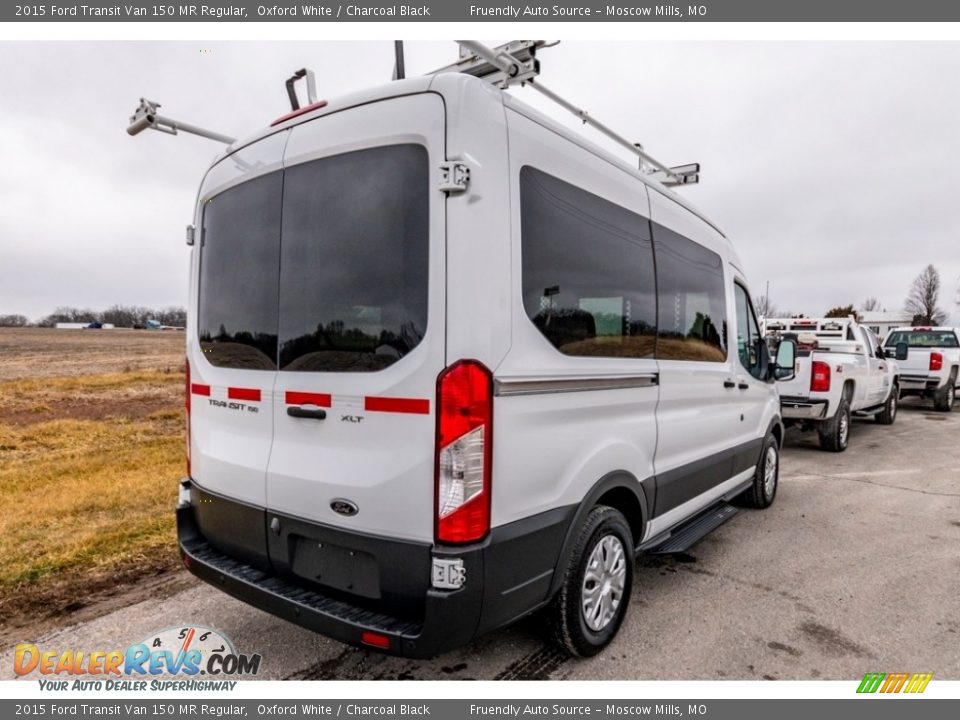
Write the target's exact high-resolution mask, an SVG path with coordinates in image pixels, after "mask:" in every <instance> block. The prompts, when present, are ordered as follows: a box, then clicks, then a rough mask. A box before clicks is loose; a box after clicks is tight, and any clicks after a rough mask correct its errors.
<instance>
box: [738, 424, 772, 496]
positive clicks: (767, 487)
mask: <svg viewBox="0 0 960 720" xmlns="http://www.w3.org/2000/svg"><path fill="white" fill-rule="evenodd" d="M779 482H780V444H779V443H778V442H777V438H775V437H774V436H773V435H772V434H771V435H767V439H766V440H764V442H763V451H762V452H761V453H760V460H759V462H757V470H756V472H755V473H754V474H753V484H752V485H751V486H750V487H749V488H747V489H746V490H745V491H744V493H743V495H741V496H740V497H741V499H742V501H743V504H744V505H746V506H747V507H752V508H757V509H763V508H768V507H770V506H771V505H773V500H774V498H775V497H776V496H777V485H778V484H779Z"/></svg>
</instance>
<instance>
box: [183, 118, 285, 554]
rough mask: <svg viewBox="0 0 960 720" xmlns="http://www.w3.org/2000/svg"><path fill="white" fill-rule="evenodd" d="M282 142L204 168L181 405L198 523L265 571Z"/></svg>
mask: <svg viewBox="0 0 960 720" xmlns="http://www.w3.org/2000/svg"><path fill="white" fill-rule="evenodd" d="M287 136H288V133H287V132H285V131H282V132H279V133H276V134H274V135H271V136H269V137H267V138H264V139H263V140H260V141H259V142H256V143H253V144H251V145H248V146H246V147H244V148H241V149H240V150H238V151H237V152H235V153H233V154H231V155H229V156H227V157H226V158H224V159H223V160H221V161H220V162H219V163H217V164H216V165H214V166H213V167H212V168H211V169H210V171H209V172H208V173H207V176H206V178H204V182H203V185H202V187H201V190H200V196H199V202H198V209H197V219H196V222H197V225H198V227H200V228H201V232H200V237H199V241H198V242H197V244H196V245H195V247H194V249H193V254H192V258H191V264H192V271H191V275H190V277H191V288H190V297H191V312H190V314H189V321H188V328H187V331H188V332H187V361H188V370H189V372H190V380H189V383H190V386H189V388H188V393H189V394H188V396H187V400H188V403H189V404H188V408H189V438H190V476H191V478H192V479H193V481H194V492H195V493H198V495H197V496H196V497H195V498H194V507H195V513H196V517H197V522H198V523H199V525H200V527H201V530H202V532H203V534H204V536H205V537H206V538H207V539H208V540H210V541H211V542H212V543H214V544H215V545H216V546H217V547H219V548H221V549H223V550H226V551H229V552H231V553H232V554H234V555H235V556H237V557H240V558H243V559H246V560H248V561H250V562H253V563H255V564H258V565H261V566H263V565H264V564H265V563H266V542H265V535H264V533H265V531H264V523H263V508H264V506H265V504H266V472H267V459H268V458H269V456H270V447H271V444H272V442H273V403H272V402H271V393H272V390H273V385H274V382H275V380H276V375H277V366H276V358H277V330H276V325H277V272H276V268H277V263H278V261H279V256H280V210H281V196H282V191H283V167H282V161H283V149H284V145H285V144H286V140H287ZM222 498H225V499H227V500H229V502H222V501H221V499H222Z"/></svg>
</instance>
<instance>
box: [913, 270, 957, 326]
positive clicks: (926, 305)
mask: <svg viewBox="0 0 960 720" xmlns="http://www.w3.org/2000/svg"><path fill="white" fill-rule="evenodd" d="M939 301H940V273H939V272H937V269H936V268H935V267H934V266H933V265H927V266H926V267H925V268H924V269H923V272H921V273H920V274H919V275H917V277H916V278H915V279H914V281H913V285H912V286H911V287H910V294H909V295H907V302H906V304H905V306H904V307H905V309H906V311H907V312H908V313H910V314H911V315H913V324H914V325H939V324H940V323H942V322H944V321H945V320H946V319H947V314H946V313H945V312H944V311H943V310H941V309H940V308H939V307H937V303H938V302H939Z"/></svg>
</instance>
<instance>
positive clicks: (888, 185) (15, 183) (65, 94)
mask: <svg viewBox="0 0 960 720" xmlns="http://www.w3.org/2000/svg"><path fill="white" fill-rule="evenodd" d="M407 47H408V53H409V55H408V69H409V70H410V71H411V72H417V71H425V70H428V69H430V68H432V67H435V66H438V65H441V64H445V63H446V62H448V61H449V60H450V59H451V58H452V57H453V56H454V54H455V52H456V49H455V46H453V45H452V44H450V43H429V42H421V43H408V44H407ZM542 62H543V74H542V78H543V81H544V82H545V83H548V84H549V85H550V86H551V87H552V88H553V89H555V90H557V91H558V92H560V93H561V94H563V95H564V96H566V97H568V98H569V99H571V100H573V101H574V102H576V103H578V104H580V105H582V106H583V107H585V108H587V109H588V110H589V111H590V112H591V114H593V115H595V116H597V117H599V118H601V119H602V120H604V121H605V122H607V123H608V124H610V125H612V126H613V127H614V128H616V129H617V130H618V131H619V132H621V133H623V134H624V135H627V136H629V137H631V138H634V137H635V138H636V139H637V141H640V142H643V143H644V144H645V146H646V147H647V149H648V150H650V151H652V152H653V153H654V154H655V155H656V156H657V157H659V158H661V159H662V160H664V161H666V162H669V163H676V164H679V163H683V162H688V161H692V160H697V161H700V162H701V163H702V165H703V177H702V184H701V185H700V186H698V187H692V188H686V189H684V190H682V192H683V193H684V194H685V195H687V196H688V197H689V198H690V199H691V200H692V201H693V202H694V203H696V204H697V205H698V206H699V207H701V208H702V209H703V210H704V211H705V212H706V213H707V214H708V215H710V216H711V217H712V218H713V219H714V220H715V221H716V222H717V223H718V224H720V226H721V227H723V228H724V229H725V230H726V232H727V233H728V235H729V236H730V237H731V239H732V240H733V242H734V243H735V244H736V245H737V247H738V250H739V253H740V255H741V258H742V260H743V263H744V266H745V268H744V269H745V270H746V271H747V273H748V275H749V277H750V278H751V282H752V283H753V286H754V291H755V292H762V291H763V288H764V284H765V283H766V282H767V281H769V282H770V285H771V295H772V297H773V301H774V303H775V304H776V305H778V306H779V307H780V308H785V309H792V310H794V311H798V312H806V313H808V314H814V313H820V312H823V311H824V310H826V309H827V308H828V307H830V306H832V305H836V304H846V303H849V302H853V303H855V304H859V303H860V302H861V301H862V300H863V299H865V298H866V297H868V296H876V297H879V298H880V300H881V303H882V304H883V305H884V306H886V307H887V308H888V309H899V308H900V307H901V306H902V303H903V299H904V297H905V295H906V293H907V290H908V287H909V284H910V282H911V280H912V278H913V277H914V276H915V275H916V274H917V273H918V272H919V271H920V270H921V269H922V268H923V266H924V265H926V264H927V263H931V262H932V263H934V264H935V265H936V266H937V267H938V268H939V269H940V270H941V273H942V275H943V280H944V285H945V289H944V292H943V294H942V296H941V304H942V305H944V306H945V307H947V308H948V309H951V310H952V309H953V307H952V305H953V292H954V287H955V284H956V282H957V278H958V277H960V250H958V248H960V242H958V240H960V238H958V235H960V232H958V229H960V225H958V222H957V220H956V211H955V208H956V207H957V201H956V192H957V191H956V188H957V187H958V186H960V182H958V181H960V157H958V155H960V142H958V139H957V131H956V118H957V117H960V95H958V93H956V92H954V90H953V88H954V87H955V81H954V77H955V76H956V74H957V72H958V70H960V44H957V43H933V42H930V43H904V42H896V43H868V42H844V43H826V42H777V43H736V42H722V43H720V42H718V43H691V42H684V43H651V42H642V43H639V42H638V43H606V42H605V43H577V42H570V41H567V42H564V43H562V44H561V45H560V46H559V47H558V48H555V49H550V50H547V51H544V53H543V54H542ZM0 65H2V67H4V68H5V71H4V72H3V74H2V76H0V158H2V160H0V197H2V198H3V202H2V203H0V314H2V313H7V312H22V313H24V314H27V315H30V316H32V317H38V316H40V315H42V314H45V313H47V312H50V311H51V310H52V309H53V307H54V306H56V305H58V304H71V305H81V306H92V307H104V306H107V305H110V304H112V303H115V302H120V303H137V304H147V305H169V304H184V303H185V301H186V283H187V278H186V260H187V254H186V248H185V246H184V244H183V227H184V225H185V224H186V223H187V222H189V220H190V216H191V207H192V203H193V200H194V195H195V192H196V187H197V184H198V182H199V180H200V177H201V175H202V173H203V171H204V169H205V167H206V165H207V164H208V163H209V160H210V158H211V157H212V156H213V155H214V154H215V153H216V152H217V150H218V148H217V146H216V145H215V144H214V143H211V142H209V141H206V140H202V139H199V138H193V137H190V136H182V137H179V138H171V137H168V136H165V135H161V134H159V133H145V134H143V135H141V136H140V137H137V138H130V137H128V136H127V135H126V134H125V133H124V132H123V130H124V127H125V124H126V118H127V117H128V116H129V114H130V112H131V111H132V110H133V108H134V106H135V105H136V102H137V99H138V98H139V97H140V96H141V95H144V96H146V97H148V98H151V99H154V100H158V101H160V102H161V103H163V105H164V110H166V111H169V113H170V114H171V115H173V116H175V117H179V118H182V119H183V120H187V121H190V122H195V123H196V124H199V125H205V126H209V127H212V128H215V129H220V130H222V131H223V132H225V133H228V134H235V135H238V136H243V135H245V134H247V133H249V132H253V131H255V130H256V129H257V128H259V127H262V126H263V125H265V124H267V123H269V122H270V121H271V120H272V119H273V118H274V117H276V116H278V115H280V114H282V113H283V112H285V111H286V109H287V108H288V106H287V101H286V96H285V91H284V88H283V80H284V79H285V78H286V77H287V76H288V75H289V74H290V72H291V71H293V70H296V69H297V68H300V67H303V66H308V67H311V68H313V69H314V70H315V71H316V72H317V76H318V85H319V89H320V92H321V94H322V95H324V96H336V95H339V94H342V93H346V92H350V91H351V90H354V89H357V88H360V87H364V86H369V85H371V84H377V83H380V82H383V81H385V80H386V79H387V78H388V77H389V74H390V71H391V68H392V45H391V43H388V42H376V43H361V42H344V43H329V42H324V43H249V42H218V43H209V44H203V43H195V42H178V43H153V42H140V43H92V42H87V43H50V42H43V43H39V42H38V43H16V42H4V43H0ZM517 92H519V93H520V94H521V96H522V97H524V99H527V100H528V101H530V102H531V103H532V104H534V105H536V106H538V107H541V108H543V109H544V110H546V111H547V112H549V113H550V114H551V115H553V116H555V117H558V118H560V119H562V121H563V122H564V123H565V124H568V125H570V126H571V127H579V124H578V123H577V122H576V120H575V119H573V118H570V119H566V118H563V117H562V116H560V115H559V114H558V113H559V111H557V110H555V109H553V108H551V107H550V106H549V104H545V103H544V102H543V101H542V100H541V99H540V98H539V96H537V95H535V94H533V93H531V92H529V91H524V90H519V91H517ZM588 134H589V133H588ZM594 139H595V140H598V141H599V142H601V144H605V143H604V142H603V140H602V139H600V138H596V137H594Z"/></svg>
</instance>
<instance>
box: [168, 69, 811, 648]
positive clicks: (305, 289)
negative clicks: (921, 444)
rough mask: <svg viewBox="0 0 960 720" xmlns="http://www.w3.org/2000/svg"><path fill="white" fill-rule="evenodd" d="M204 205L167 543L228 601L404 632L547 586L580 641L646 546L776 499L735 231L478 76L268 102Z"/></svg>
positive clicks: (612, 606)
mask: <svg viewBox="0 0 960 720" xmlns="http://www.w3.org/2000/svg"><path fill="white" fill-rule="evenodd" d="M195 223H196V226H197V228H198V232H197V241H196V243H195V245H194V247H193V248H192V251H191V253H192V254H191V276H190V277H191V282H190V313H189V322H188V327H187V338H188V339H187V362H188V368H187V397H186V404H187V411H188V420H189V425H188V428H189V429H188V433H189V439H188V444H189V475H188V477H186V478H185V479H184V480H183V483H182V487H181V493H180V504H179V507H178V508H177V518H178V531H179V543H180V549H181V552H182V556H183V561H184V563H185V565H186V566H187V567H188V568H189V569H190V571H191V572H193V573H194V574H195V575H197V576H198V577H200V578H202V579H204V580H206V581H207V582H209V583H211V584H212V585H214V586H216V587H219V588H221V589H222V590H223V591H225V592H227V593H229V594H230V595H233V596H235V597H237V598H240V599H241V600H244V601H246V602H248V603H250V604H252V605H254V606H256V607H259V608H262V609H264V610H266V611H268V612H271V613H273V614H275V615H278V616H280V617H283V618H286V619H287V620H290V621H291V622H294V623H298V624H300V625H303V626H305V627H308V628H311V629H313V630H315V631H318V632H320V633H323V634H325V635H328V636H330V637H333V638H336V639H338V640H340V641H343V642H346V643H353V644H357V645H364V646H368V647H373V648H378V649H381V650H383V651H386V652H390V653H396V654H400V655H406V656H411V657H422V656H431V655H435V654H438V653H440V652H443V651H445V650H448V649H451V648H453V647H456V646H459V645H462V644H465V643H467V642H469V641H470V640H471V639H472V638H474V637H476V636H478V635H479V634H481V633H485V632H488V631H490V630H493V629H495V628H498V627H502V626H504V625H506V624H508V623H510V622H512V621H514V620H516V619H518V618H520V617H522V616H524V615H527V614H529V613H531V612H533V611H535V610H538V609H540V608H547V614H548V615H549V619H550V621H551V622H552V627H553V628H554V632H555V637H556V639H557V641H558V642H559V643H560V644H561V645H562V646H563V647H565V648H566V649H567V650H568V651H569V652H571V653H573V654H578V655H591V654H594V653H596V652H598V651H599V650H601V649H602V648H603V647H604V646H605V645H606V644H607V643H609V642H610V640H611V639H612V638H613V636H614V635H615V634H616V632H617V630H618V628H619V627H620V624H621V622H622V620H623V617H624V613H625V612H626V610H627V606H628V604H629V601H630V595H631V587H632V583H633V576H634V575H633V573H634V558H635V557H636V554H637V553H639V552H643V551H652V552H677V551H679V550H683V549H684V548H686V547H689V545H691V544H692V543H693V542H695V541H696V540H697V539H699V538H700V537H702V536H703V535H704V534H705V533H706V532H708V531H709V530H711V529H712V528H714V527H716V526H717V525H719V524H720V523H721V522H723V520H725V519H726V518H727V517H729V515H730V514H731V513H732V512H733V508H732V506H730V505H728V504H727V501H729V500H731V499H733V498H735V497H738V496H739V497H741V498H743V499H744V500H745V501H746V504H747V505H750V506H752V507H758V508H763V507H767V506H768V505H770V504H771V503H772V502H773V500H774V497H775V495H776V492H777V479H778V469H779V453H780V445H781V441H782V438H783V426H782V424H781V421H780V416H779V407H780V406H779V401H778V394H777V389H776V385H775V377H776V376H777V374H778V373H779V374H781V375H787V374H789V373H790V372H791V371H792V368H793V359H792V357H790V354H791V352H792V350H793V348H792V346H791V345H790V343H789V342H787V343H785V345H784V347H783V348H782V352H781V353H780V355H782V358H778V360H777V362H776V363H774V362H773V361H772V360H771V359H770V358H769V357H768V355H767V349H766V346H765V344H764V341H763V338H762V337H761V335H760V332H759V328H758V323H757V318H756V315H755V314H754V311H753V309H752V307H751V301H750V293H749V290H748V285H747V282H746V279H745V278H744V276H743V273H742V272H741V269H740V262H739V261H738V259H737V255H736V252H735V250H734V248H733V246H732V245H731V243H730V241H729V240H728V239H727V238H726V237H725V236H724V235H723V234H722V233H721V232H720V231H719V230H717V228H716V227H715V226H714V225H713V224H712V223H711V222H710V221H709V220H707V219H705V218H704V217H703V216H702V215H701V214H699V213H698V212H697V211H696V210H694V209H693V208H692V207H690V206H689V205H688V204H687V203H686V202H684V201H683V200H682V199H681V198H679V197H678V196H677V195H676V194H674V193H673V192H672V191H671V190H668V189H666V188H665V187H663V186H662V185H660V184H659V183H658V182H656V181H654V180H652V179H651V178H650V177H649V176H648V175H647V174H646V173H643V172H641V171H640V170H639V169H638V168H637V167H634V166H631V164H629V163H627V162H624V161H621V160H619V159H617V158H616V157H615V156H613V155H612V154H609V153H607V152H605V151H603V150H601V149H599V148H598V147H596V146H594V145H592V144H591V143H589V142H587V141H586V140H584V139H583V138H581V137H580V136H578V135H577V134H575V133H571V132H569V131H567V130H565V129H563V128H562V127H561V126H559V125H558V124H556V123H555V122H553V121H551V120H550V119H548V118H547V117H544V116H543V115H541V114H540V113H538V112H536V111H534V110H532V109H531V108H530V107H528V106H527V105H525V104H524V103H522V102H520V101H518V100H517V99H516V98H515V97H512V96H510V95H509V94H507V93H505V92H503V91H501V90H499V89H497V88H495V87H493V86H491V85H490V84H489V83H487V82H484V81H483V80H480V79H477V78H475V77H471V76H469V75H466V74H458V73H444V74H439V75H435V76H427V77H422V78H415V79H407V80H401V81H396V82H392V83H390V84H388V85H385V86H383V87H380V88H376V89H372V90H369V91H366V92H361V93H358V94H355V95H351V96H349V97H344V98H341V99H339V100H336V101H334V100H331V101H329V102H321V103H315V104H313V105H310V106H308V107H306V108H303V109H301V110H299V111H297V112H295V113H291V114H290V115H289V116H285V117H284V118H281V120H280V121H278V122H276V123H274V124H273V125H272V126H271V127H270V128H269V129H267V130H265V131H263V132H261V133H260V134H259V135H257V136H255V137H253V138H250V139H248V140H246V141H243V142H237V143H234V144H233V145H232V146H231V147H230V148H228V150H227V151H226V152H225V153H224V154H223V155H222V156H221V157H220V158H219V159H218V160H217V161H216V162H215V163H214V164H213V166H212V167H211V168H210V169H209V171H208V172H207V174H206V177H205V178H204V180H203V184H202V186H201V188H200V192H199V198H198V203H197V208H196V218H195ZM778 368H782V370H778Z"/></svg>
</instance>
